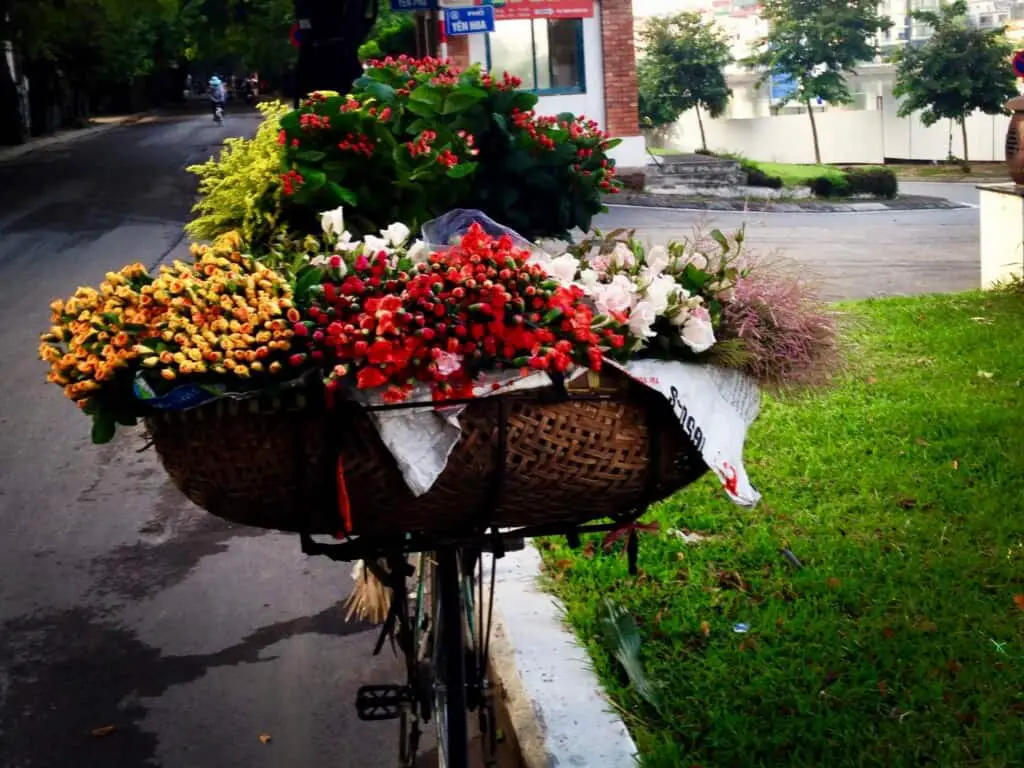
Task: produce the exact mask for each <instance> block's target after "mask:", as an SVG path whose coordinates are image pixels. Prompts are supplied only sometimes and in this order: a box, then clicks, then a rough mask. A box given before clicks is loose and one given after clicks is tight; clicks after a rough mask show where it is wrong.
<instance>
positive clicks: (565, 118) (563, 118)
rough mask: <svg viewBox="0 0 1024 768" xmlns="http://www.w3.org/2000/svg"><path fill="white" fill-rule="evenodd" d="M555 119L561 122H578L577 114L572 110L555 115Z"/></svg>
mask: <svg viewBox="0 0 1024 768" xmlns="http://www.w3.org/2000/svg"><path fill="white" fill-rule="evenodd" d="M555 120H557V121H558V122H560V123H574V122H576V115H574V114H573V113H572V112H560V113H559V114H558V115H556V116H555Z"/></svg>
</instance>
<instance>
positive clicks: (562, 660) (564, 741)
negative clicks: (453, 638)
mask: <svg viewBox="0 0 1024 768" xmlns="http://www.w3.org/2000/svg"><path fill="white" fill-rule="evenodd" d="M540 566H541V559H540V554H539V553H538V552H537V550H536V549H534V547H533V545H532V544H530V543H528V544H527V547H526V549H524V550H521V551H519V552H511V553H509V554H507V555H506V556H505V557H504V558H502V559H500V560H498V567H497V573H496V580H495V588H494V603H495V611H494V623H493V625H492V636H491V654H490V656H491V667H492V670H493V671H494V675H495V678H496V681H497V682H498V684H499V686H500V689H501V694H502V696H503V697H504V699H505V701H504V705H505V708H506V711H507V712H508V716H509V721H510V723H511V727H512V730H513V732H514V734H515V738H516V741H517V742H518V745H519V749H520V754H521V755H522V761H523V766H524V768H556V766H558V767H560V768H565V767H566V766H583V767H584V768H627V767H628V766H632V765H635V764H636V754H637V749H636V745H635V744H634V743H633V739H632V738H631V737H630V735H629V731H628V730H626V726H625V724H624V723H623V722H622V719H621V718H620V717H619V716H618V714H617V713H615V712H614V711H613V710H612V708H611V705H610V704H609V703H608V701H607V700H606V699H605V697H604V693H603V691H602V690H601V686H600V683H599V682H598V679H597V675H596V674H595V673H594V671H593V669H592V668H591V665H590V659H589V657H588V656H587V652H586V651H585V650H584V649H583V648H582V647H581V646H580V645H579V644H578V643H577V642H576V638H575V637H574V636H573V634H572V632H571V631H570V630H569V629H568V628H567V627H566V626H565V623H564V622H563V620H562V615H563V607H562V605H561V603H559V601H558V600H556V599H555V598H554V597H552V596H551V595H549V594H547V593H545V592H543V591H541V589H540V588H539V586H538V584H537V580H538V577H539V576H540Z"/></svg>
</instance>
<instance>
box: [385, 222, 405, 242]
mask: <svg viewBox="0 0 1024 768" xmlns="http://www.w3.org/2000/svg"><path fill="white" fill-rule="evenodd" d="M380 233H381V235H382V236H383V237H384V239H385V240H387V241H388V243H390V244H391V246H392V247H393V248H397V247H398V246H400V245H403V244H404V243H405V241H406V240H408V239H409V228H408V227H407V226H405V224H403V223H402V222H400V221H396V222H395V223H394V224H392V225H391V226H390V227H388V228H387V229H382V230H381V231H380Z"/></svg>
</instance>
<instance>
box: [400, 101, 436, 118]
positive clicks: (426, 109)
mask: <svg viewBox="0 0 1024 768" xmlns="http://www.w3.org/2000/svg"><path fill="white" fill-rule="evenodd" d="M405 108H406V109H407V110H408V111H409V112H412V113H413V114H414V115H419V116H420V117H437V110H436V109H434V107H432V106H430V105H429V104H427V103H426V102H425V101H410V102H409V103H408V104H407V105H406V107H405Z"/></svg>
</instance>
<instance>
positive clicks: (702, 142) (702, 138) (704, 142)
mask: <svg viewBox="0 0 1024 768" xmlns="http://www.w3.org/2000/svg"><path fill="white" fill-rule="evenodd" d="M694 109H696V110H697V125H699V126H700V147H701V149H703V150H704V151H705V152H707V151H708V137H707V136H705V135H704V120H703V119H702V118H701V116H700V104H697V105H695V106H694Z"/></svg>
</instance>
